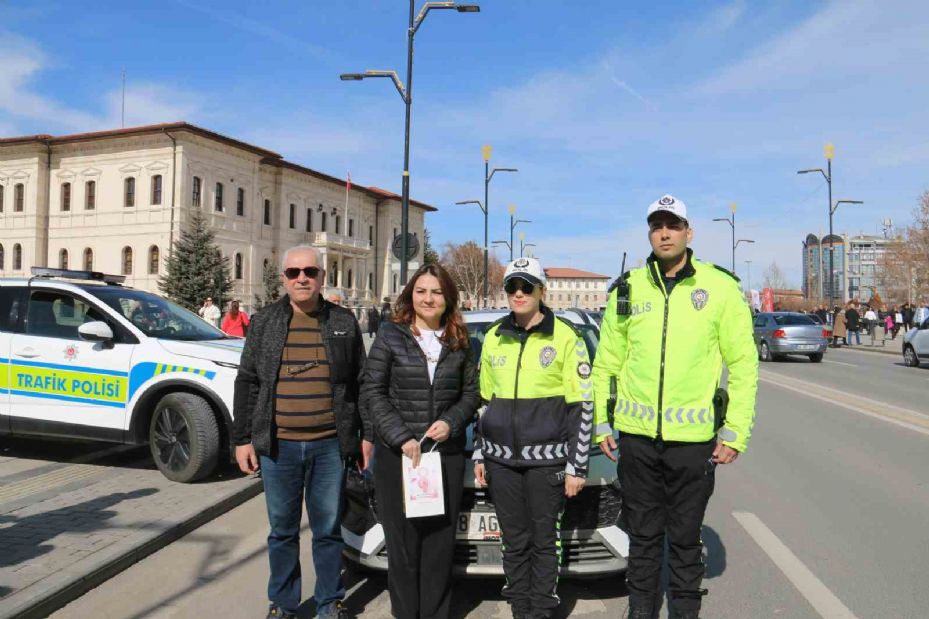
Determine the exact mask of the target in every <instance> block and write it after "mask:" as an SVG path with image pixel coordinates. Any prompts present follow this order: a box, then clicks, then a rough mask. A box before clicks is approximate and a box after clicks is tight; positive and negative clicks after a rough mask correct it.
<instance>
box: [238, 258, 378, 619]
mask: <svg viewBox="0 0 929 619" xmlns="http://www.w3.org/2000/svg"><path fill="white" fill-rule="evenodd" d="M321 264H322V260H321V258H320V255H319V251H318V250H317V249H315V248H314V247H310V246H305V245H301V246H297V247H293V248H291V249H289V250H287V252H286V253H285V254H284V261H283V268H282V274H281V279H282V283H283V285H284V290H285V293H286V294H285V295H284V296H283V297H281V299H279V300H278V301H275V302H274V303H272V304H270V305H268V306H266V307H264V308H262V309H261V310H260V311H259V312H258V313H256V314H255V315H254V316H253V317H252V322H251V328H250V329H249V330H248V336H247V337H246V338H245V348H244V350H243V351H242V358H241V361H240V364H239V372H238V375H237V376H236V380H235V397H234V402H233V412H234V427H235V432H234V438H235V444H236V448H235V457H236V461H237V462H238V465H239V468H240V469H241V470H242V472H244V473H246V474H253V473H255V472H257V471H258V470H259V469H260V470H261V479H262V483H263V485H264V495H265V502H266V504H267V509H268V520H269V522H270V525H271V531H270V533H269V534H268V558H269V560H270V570H271V573H270V577H269V579H268V600H269V602H270V609H269V610H268V618H269V619H283V618H290V619H293V618H295V617H296V612H297V609H298V608H299V606H300V601H301V591H300V583H301V570H300V520H301V516H302V512H303V507H302V503H303V502H305V503H306V511H307V516H308V518H309V522H310V531H311V532H312V534H313V568H314V569H313V571H314V574H315V576H314V579H315V581H316V586H315V589H314V594H313V597H314V598H315V600H316V616H317V617H320V618H324V619H351V618H352V617H354V615H353V614H352V613H351V612H350V611H348V610H347V609H346V608H345V606H344V605H343V603H342V600H343V599H344V598H345V586H344V584H343V582H342V551H343V548H344V542H343V541H342V533H341V523H340V515H341V511H342V482H343V477H344V473H345V467H346V466H348V465H350V464H353V463H357V464H358V465H360V466H361V467H362V468H365V467H366V466H367V461H368V459H369V458H370V455H371V453H372V451H373V444H372V443H371V442H370V441H371V438H372V431H371V428H370V426H369V425H368V424H367V423H363V422H362V418H361V412H360V411H359V408H358V396H359V382H360V374H361V371H362V366H363V365H364V358H365V352H364V344H363V342H362V340H361V329H360V328H359V326H358V321H357V320H355V317H354V315H353V314H352V313H351V311H349V310H347V309H345V308H341V307H339V306H338V305H333V304H332V303H329V302H328V301H325V300H323V298H322V296H321V295H320V289H321V288H322V284H323V278H324V277H325V271H324V270H323V268H322V267H321Z"/></svg>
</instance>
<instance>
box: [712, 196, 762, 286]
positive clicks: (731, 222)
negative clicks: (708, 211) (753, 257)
mask: <svg viewBox="0 0 929 619" xmlns="http://www.w3.org/2000/svg"><path fill="white" fill-rule="evenodd" d="M735 209H736V205H735V202H733V203H732V204H730V205H729V210H730V211H732V215H731V216H730V217H717V218H715V219H713V221H724V222H726V223H727V224H729V227H730V228H732V273H733V274H735V248H736V247H738V246H739V243H754V242H755V241H752V240H751V239H739V240H738V241H736V240H735Z"/></svg>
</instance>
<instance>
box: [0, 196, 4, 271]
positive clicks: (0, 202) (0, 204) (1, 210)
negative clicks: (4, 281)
mask: <svg viewBox="0 0 929 619" xmlns="http://www.w3.org/2000/svg"><path fill="white" fill-rule="evenodd" d="M3 190H4V187H3V185H0V213H2V212H3ZM0 268H2V267H0Z"/></svg>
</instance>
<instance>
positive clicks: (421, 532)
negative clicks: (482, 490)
mask: <svg viewBox="0 0 929 619" xmlns="http://www.w3.org/2000/svg"><path fill="white" fill-rule="evenodd" d="M400 461H401V456H400V454H398V453H396V452H394V450H392V449H390V448H389V447H387V446H385V445H383V444H382V443H380V442H378V443H376V447H375V465H374V485H375V494H376V496H377V506H378V508H377V509H378V518H379V520H380V521H381V526H383V527H384V535H385V537H386V540H387V561H388V564H389V565H388V570H387V587H388V589H389V591H390V607H391V610H392V611H393V616H394V617H397V618H398V619H445V618H446V617H448V613H449V609H450V606H451V598H452V589H451V578H452V558H453V554H454V551H455V529H456V526H457V523H458V512H459V510H460V509H461V494H462V488H463V484H464V455H463V454H460V453H458V454H451V455H444V454H443V455H442V485H443V489H444V490H445V515H443V516H432V517H428V518H407V517H406V515H405V514H404V512H403V477H402V475H401V468H400Z"/></svg>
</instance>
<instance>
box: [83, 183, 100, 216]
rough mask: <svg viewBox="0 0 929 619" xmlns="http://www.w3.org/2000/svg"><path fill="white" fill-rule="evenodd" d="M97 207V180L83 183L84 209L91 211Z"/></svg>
mask: <svg viewBox="0 0 929 619" xmlns="http://www.w3.org/2000/svg"><path fill="white" fill-rule="evenodd" d="M95 208H97V181H87V182H86V183H84V210H85V211H92V210H94V209H95Z"/></svg>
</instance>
